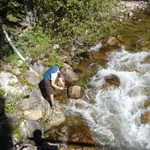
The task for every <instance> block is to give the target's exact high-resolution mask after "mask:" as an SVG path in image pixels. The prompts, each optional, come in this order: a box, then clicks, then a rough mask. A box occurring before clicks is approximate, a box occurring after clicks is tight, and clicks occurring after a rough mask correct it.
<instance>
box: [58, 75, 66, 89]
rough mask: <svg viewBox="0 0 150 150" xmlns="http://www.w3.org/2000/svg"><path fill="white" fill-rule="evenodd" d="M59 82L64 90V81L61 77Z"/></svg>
mask: <svg viewBox="0 0 150 150" xmlns="http://www.w3.org/2000/svg"><path fill="white" fill-rule="evenodd" d="M59 82H60V85H61V86H62V87H63V88H64V87H65V82H64V79H63V78H62V77H60V78H59Z"/></svg>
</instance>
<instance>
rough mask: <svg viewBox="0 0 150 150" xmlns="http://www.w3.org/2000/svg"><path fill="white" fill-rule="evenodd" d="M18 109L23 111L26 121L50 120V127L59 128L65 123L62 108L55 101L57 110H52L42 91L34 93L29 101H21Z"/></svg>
mask: <svg viewBox="0 0 150 150" xmlns="http://www.w3.org/2000/svg"><path fill="white" fill-rule="evenodd" d="M17 108H18V109H19V110H21V111H23V115H24V118H25V119H26V120H43V121H46V120H49V126H57V125H60V124H61V123H63V122H64V121H65V115H64V113H63V111H62V110H61V109H62V108H61V106H60V105H59V104H58V103H57V102H56V101H55V108H54V110H52V109H51V107H50V104H49V103H48V101H47V100H45V99H44V98H43V97H42V95H41V92H40V90H35V91H33V92H32V93H31V95H30V96H29V98H28V99H24V100H22V101H20V103H19V104H18V106H17Z"/></svg>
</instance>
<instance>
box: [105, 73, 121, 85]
mask: <svg viewBox="0 0 150 150" xmlns="http://www.w3.org/2000/svg"><path fill="white" fill-rule="evenodd" d="M104 80H105V82H106V83H107V84H109V85H112V86H117V87H119V86H120V79H119V77H118V76H117V75H114V74H111V75H108V76H105V77H104Z"/></svg>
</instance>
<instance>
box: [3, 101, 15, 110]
mask: <svg viewBox="0 0 150 150" xmlns="http://www.w3.org/2000/svg"><path fill="white" fill-rule="evenodd" d="M15 111H16V101H6V104H5V112H6V113H14V112H15Z"/></svg>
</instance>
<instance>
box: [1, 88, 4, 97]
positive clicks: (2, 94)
mask: <svg viewBox="0 0 150 150" xmlns="http://www.w3.org/2000/svg"><path fill="white" fill-rule="evenodd" d="M4 95H5V91H4V90H2V89H0V98H2V97H3V96H4Z"/></svg>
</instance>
